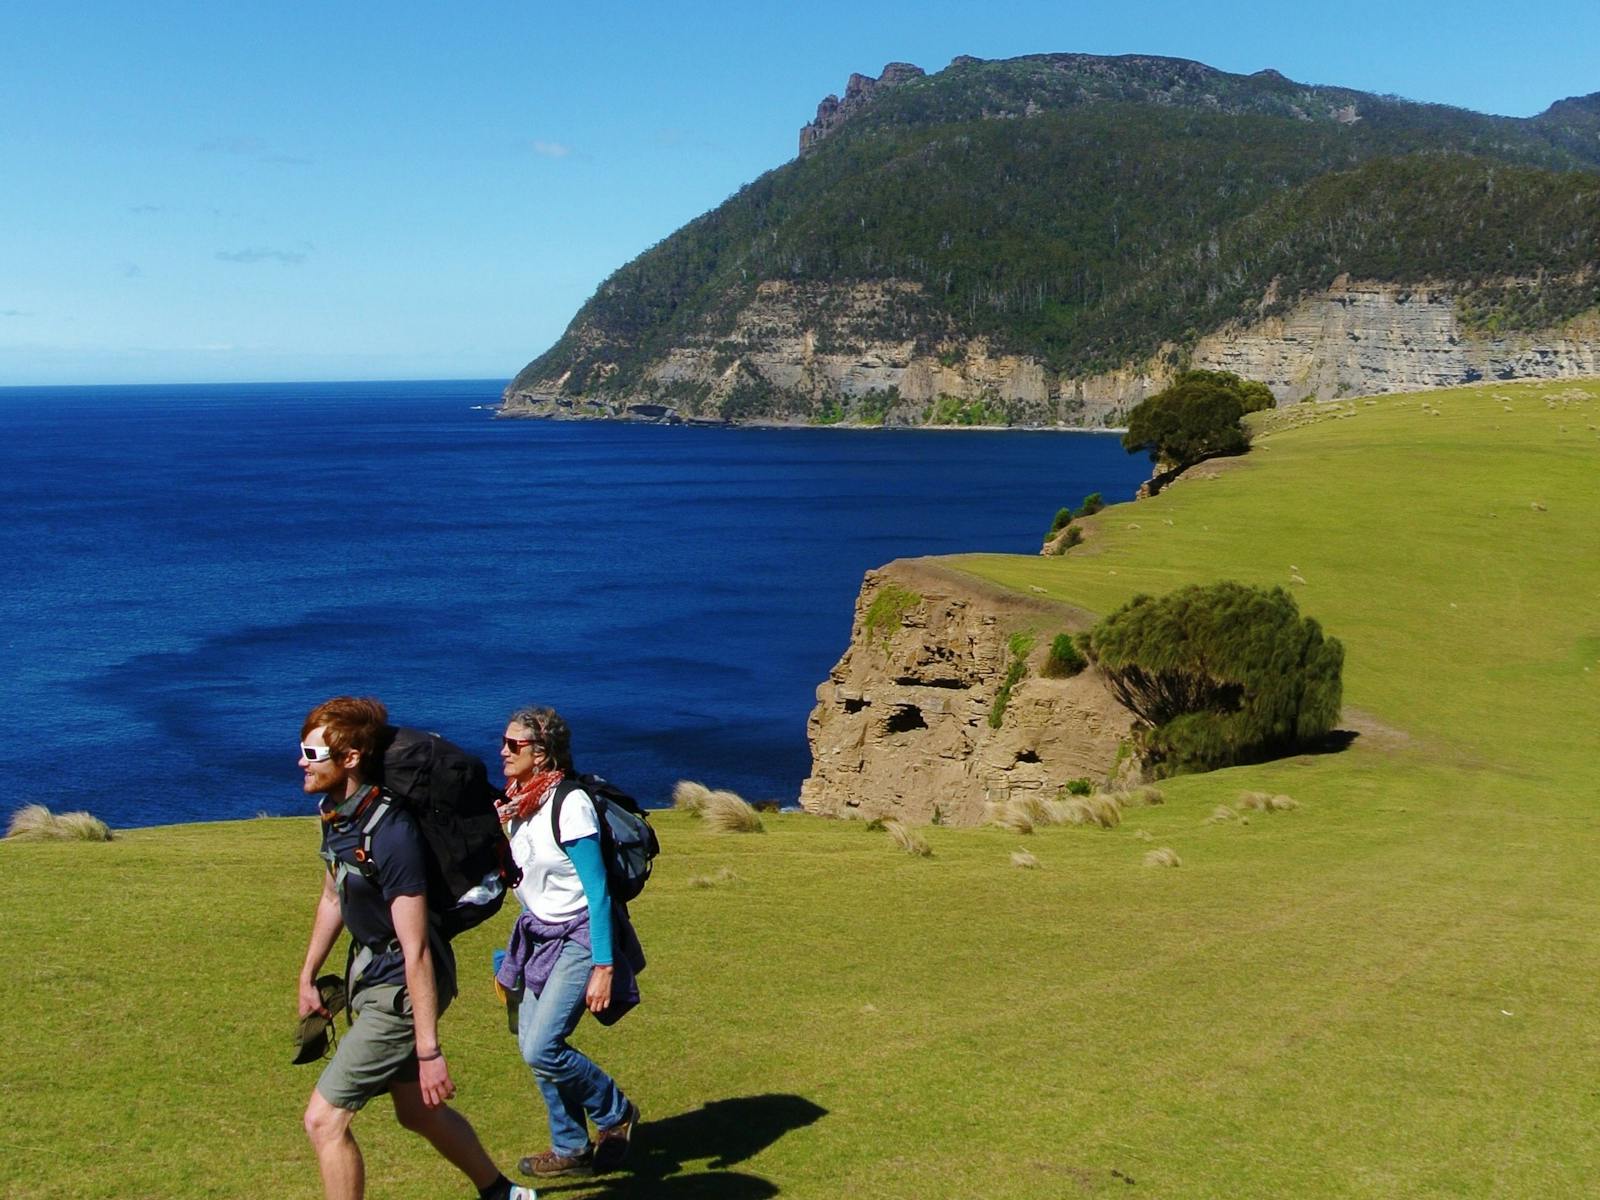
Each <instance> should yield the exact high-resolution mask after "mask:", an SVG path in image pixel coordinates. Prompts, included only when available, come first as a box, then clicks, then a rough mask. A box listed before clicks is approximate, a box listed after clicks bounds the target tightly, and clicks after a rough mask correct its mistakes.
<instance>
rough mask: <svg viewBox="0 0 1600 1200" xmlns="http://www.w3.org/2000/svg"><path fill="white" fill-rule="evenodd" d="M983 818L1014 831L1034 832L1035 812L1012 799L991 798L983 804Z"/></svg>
mask: <svg viewBox="0 0 1600 1200" xmlns="http://www.w3.org/2000/svg"><path fill="white" fill-rule="evenodd" d="M983 819H984V821H985V822H986V823H987V824H990V825H998V826H1000V828H1001V829H1009V830H1010V831H1011V832H1012V833H1032V832H1033V814H1032V813H1031V812H1030V811H1029V810H1028V808H1027V807H1026V806H1024V805H1018V804H1014V803H1013V802H1012V801H1010V800H991V801H989V802H988V803H986V804H985V805H984V806H983Z"/></svg>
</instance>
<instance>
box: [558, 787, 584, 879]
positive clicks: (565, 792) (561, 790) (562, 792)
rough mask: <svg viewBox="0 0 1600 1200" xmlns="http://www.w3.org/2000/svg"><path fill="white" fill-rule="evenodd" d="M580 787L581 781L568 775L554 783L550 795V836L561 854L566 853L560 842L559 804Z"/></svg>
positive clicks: (568, 855) (569, 856)
mask: <svg viewBox="0 0 1600 1200" xmlns="http://www.w3.org/2000/svg"><path fill="white" fill-rule="evenodd" d="M582 787H583V783H582V781H580V780H577V779H574V778H573V777H572V776H570V775H569V776H568V777H567V778H565V779H563V780H562V781H561V782H560V783H558V784H556V793H555V795H553V796H551V797H550V836H551V837H552V838H554V839H555V843H556V848H557V849H559V850H560V851H561V853H563V854H567V848H566V847H565V846H563V845H562V844H561V806H562V804H564V803H565V802H566V799H567V797H568V796H570V795H571V794H572V793H573V792H576V791H578V790H579V789H580V788H582ZM567 857H568V858H571V857H572V855H570V854H567Z"/></svg>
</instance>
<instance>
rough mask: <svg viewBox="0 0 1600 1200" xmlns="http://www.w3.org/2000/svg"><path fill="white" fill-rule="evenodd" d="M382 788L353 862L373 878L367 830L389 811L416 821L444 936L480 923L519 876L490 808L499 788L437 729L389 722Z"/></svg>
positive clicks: (480, 765) (475, 760)
mask: <svg viewBox="0 0 1600 1200" xmlns="http://www.w3.org/2000/svg"><path fill="white" fill-rule="evenodd" d="M378 782H379V783H380V784H381V785H382V788H383V792H382V795H381V796H380V797H379V798H378V800H377V802H376V803H375V804H373V805H372V807H371V809H370V810H369V812H368V813H367V814H366V816H365V819H364V820H363V821H362V824H361V844H360V846H359V848H358V849H357V850H356V865H357V866H359V867H360V869H361V873H362V874H363V875H365V876H366V877H367V879H368V880H369V881H371V882H374V883H375V882H376V877H377V867H376V866H375V864H374V863H373V861H372V835H373V832H374V831H375V830H376V829H377V828H378V826H379V824H381V823H382V821H383V819H384V817H385V816H386V815H387V814H388V812H389V811H390V807H391V806H399V807H403V808H404V809H405V810H406V811H407V812H409V813H410V814H411V816H412V819H413V820H415V821H416V823H417V828H418V829H419V830H421V832H422V840H423V843H424V845H425V846H426V848H427V857H428V909H429V911H430V913H431V914H432V916H433V920H434V924H435V926H436V927H437V928H438V929H439V930H440V932H442V933H443V934H444V936H445V937H447V938H453V937H455V935H456V934H458V933H461V932H462V931H463V930H467V929H471V928H472V927H473V926H475V925H481V924H483V922H485V921H487V920H488V919H489V918H490V917H492V916H494V915H495V913H497V912H499V911H500V906H501V905H502V904H504V903H505V898H506V893H507V892H508V891H510V890H511V889H512V888H514V887H516V886H517V884H518V883H520V882H521V881H522V872H521V870H519V869H518V867H517V865H516V863H515V862H514V861H513V860H512V857H511V844H510V843H509V842H508V841H507V840H506V835H505V831H504V830H503V829H501V827H500V816H499V814H498V813H496V812H495V807H494V805H495V801H496V800H497V799H498V798H499V795H500V793H499V792H497V791H496V790H495V789H494V788H493V787H492V786H490V784H489V774H488V771H487V770H486V769H485V768H484V765H483V760H482V759H481V758H478V757H477V756H476V755H473V754H468V753H467V752H466V751H465V750H463V749H461V748H460V747H459V746H456V745H453V744H451V743H450V742H447V741H445V740H444V738H442V737H440V736H439V735H438V734H436V733H426V732H424V731H422V730H420V729H399V728H393V727H391V728H390V729H389V730H388V733H387V735H386V743H385V745H384V750H383V770H382V774H381V776H380V778H379V780H378Z"/></svg>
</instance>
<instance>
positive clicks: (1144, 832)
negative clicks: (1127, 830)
mask: <svg viewBox="0 0 1600 1200" xmlns="http://www.w3.org/2000/svg"><path fill="white" fill-rule="evenodd" d="M1133 836H1134V837H1136V838H1138V839H1139V840H1140V841H1141V842H1153V841H1155V839H1156V835H1155V834H1153V833H1151V832H1150V831H1149V830H1148V829H1135V830H1134V831H1133Z"/></svg>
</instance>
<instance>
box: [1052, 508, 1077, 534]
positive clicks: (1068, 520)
mask: <svg viewBox="0 0 1600 1200" xmlns="http://www.w3.org/2000/svg"><path fill="white" fill-rule="evenodd" d="M1071 524H1072V510H1071V509H1070V508H1058V509H1056V519H1055V520H1054V521H1051V522H1050V532H1051V533H1052V534H1057V533H1060V532H1061V530H1062V529H1064V528H1065V527H1066V526H1068V525H1071Z"/></svg>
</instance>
